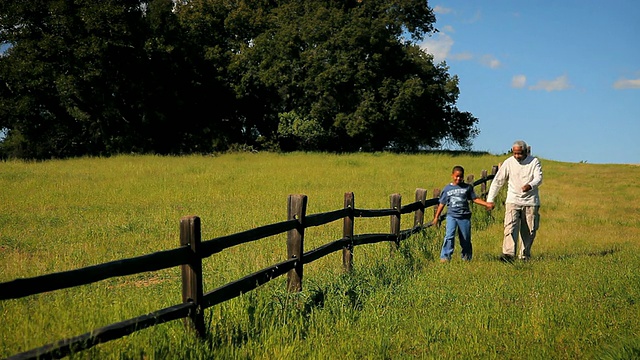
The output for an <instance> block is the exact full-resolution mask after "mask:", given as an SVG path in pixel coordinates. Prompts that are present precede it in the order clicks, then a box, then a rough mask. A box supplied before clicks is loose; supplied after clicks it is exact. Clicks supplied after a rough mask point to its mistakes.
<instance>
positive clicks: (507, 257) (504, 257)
mask: <svg viewBox="0 0 640 360" xmlns="http://www.w3.org/2000/svg"><path fill="white" fill-rule="evenodd" d="M513 258H514V256H513V255H507V254H502V255H500V261H502V262H506V263H512V262H513Z"/></svg>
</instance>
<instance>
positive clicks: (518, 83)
mask: <svg viewBox="0 0 640 360" xmlns="http://www.w3.org/2000/svg"><path fill="white" fill-rule="evenodd" d="M526 84H527V77H526V76H525V75H515V76H514V77H513V78H511V87H514V88H516V89H522V88H523V87H524V86H525V85H526Z"/></svg>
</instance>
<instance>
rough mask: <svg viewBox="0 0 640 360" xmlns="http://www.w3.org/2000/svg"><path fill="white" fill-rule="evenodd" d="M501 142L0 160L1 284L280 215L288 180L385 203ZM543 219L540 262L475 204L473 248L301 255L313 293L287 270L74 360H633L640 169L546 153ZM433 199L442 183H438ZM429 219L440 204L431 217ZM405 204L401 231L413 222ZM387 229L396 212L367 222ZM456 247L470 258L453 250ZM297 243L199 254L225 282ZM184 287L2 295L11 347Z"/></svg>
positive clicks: (428, 236) (430, 240)
mask: <svg viewBox="0 0 640 360" xmlns="http://www.w3.org/2000/svg"><path fill="white" fill-rule="evenodd" d="M502 160H504V159H503V157H500V156H493V155H481V156H480V155H455V156H454V155H446V154H427V155H394V154H386V153H379V154H348V155H334V154H316V153H308V154H305V153H292V154H270V153H259V154H250V153H238V154H226V155H221V156H215V157H214V156H209V157H202V156H185V157H160V156H116V157H111V158H82V159H71V160H55V161H47V162H40V163H29V162H17V161H9V162H3V163H0V188H1V189H2V191H0V281H2V282H4V281H10V280H13V279H15V278H18V277H31V276H37V275H42V274H46V273H51V272H57V271H64V270H69V269H75V268H79V267H84V266H88V265H94V264H99V263H103V262H107V261H111V260H116V259H122V258H127V257H133V256H139V255H144V254H148V253H151V252H155V251H160V250H166V249H171V248H175V247H177V246H178V244H179V231H178V224H179V219H180V217H182V216H184V215H198V216H200V217H201V218H202V231H203V239H211V238H214V237H217V236H221V235H227V234H231V233H235V232H239V231H244V230H248V229H251V228H254V227H257V226H260V225H266V224H269V223H273V222H278V221H283V220H285V219H286V199H287V196H288V195H289V194H296V193H302V194H306V195H307V196H308V197H309V204H308V208H307V213H308V214H313V213H318V212H324V211H329V210H335V209H339V208H341V207H342V206H343V197H344V193H345V192H350V191H352V192H354V193H355V201H356V207H358V208H365V209H374V208H376V209H377V208H388V207H389V196H390V195H391V194H393V193H400V194H402V195H403V203H404V204H406V203H410V202H413V201H414V193H415V189H416V188H426V189H428V190H429V191H431V190H432V189H434V188H442V187H443V186H444V185H445V184H446V183H448V182H449V181H450V173H451V168H452V167H453V165H458V164H459V165H463V166H464V167H465V169H466V171H467V174H475V175H476V177H478V176H479V175H480V172H481V171H482V170H483V169H487V170H490V169H491V166H492V165H495V164H497V163H498V162H500V161H502ZM542 163H543V170H544V175H545V179H544V183H543V185H542V187H541V189H540V191H541V196H542V202H543V206H542V208H541V216H542V223H541V228H540V231H539V234H538V237H537V239H536V243H535V244H534V247H533V258H532V260H531V261H529V262H527V263H520V262H516V263H515V264H504V263H501V262H499V261H498V260H497V258H498V255H499V254H500V249H501V241H502V215H503V208H502V207H498V208H497V209H496V210H494V211H493V212H492V213H487V212H486V211H484V210H483V209H481V208H480V207H477V208H475V211H474V218H473V227H474V230H473V246H474V260H473V261H472V262H471V263H463V262H462V261H458V259H457V258H456V259H454V261H452V262H451V263H449V264H440V263H439V262H438V261H437V260H438V251H439V249H440V245H441V242H442V236H443V229H442V228H440V229H436V228H430V229H428V230H427V231H425V232H424V233H422V234H418V235H416V236H413V237H411V238H410V239H408V240H406V241H403V242H402V243H401V246H400V248H399V249H398V250H397V251H395V252H391V251H390V246H389V244H373V245H366V246H360V247H356V248H355V250H354V267H355V270H354V272H353V273H350V274H344V273H342V269H341V255H340V254H339V253H335V254H332V255H330V256H327V257H325V258H323V259H321V260H318V261H317V262H314V263H312V264H309V265H307V266H306V267H305V273H304V274H305V275H304V276H305V277H304V279H303V291H302V292H301V293H298V294H289V293H287V292H286V291H285V281H286V279H285V278H284V277H282V278H278V279H276V280H274V281H272V282H270V283H268V284H266V285H264V286H262V287H261V288H259V289H256V290H254V291H252V292H250V293H248V294H245V295H243V296H241V297H239V298H236V299H233V300H231V301H228V302H225V303H222V304H219V305H217V306H214V307H212V308H210V309H207V310H206V322H207V328H208V330H209V331H208V337H207V339H206V340H205V341H198V340H195V339H193V338H192V337H191V336H190V335H189V334H188V333H187V332H186V331H185V329H184V326H183V324H182V323H181V322H180V321H174V322H170V323H167V324H163V325H160V326H156V327H153V328H150V329H145V330H142V331H140V332H137V333H134V334H132V335H130V336H127V337H125V338H123V339H119V340H115V341H112V342H109V343H105V344H101V345H99V346H97V347H94V348H92V349H89V350H87V351H84V352H80V353H77V354H74V355H73V356H72V358H79V359H84V358H114V359H130V358H145V359H155V358H157V359H164V358H193V359H206V358H212V357H219V358H310V359H325V358H347V359H356V358H381V359H382V358H434V359H435V358H439V359H440V358H457V357H474V358H503V357H506V358H512V359H529V358H536V359H537V358H575V359H578V358H580V359H582V358H609V359H625V358H637V357H639V356H640V323H638V321H637V317H638V314H640V305H639V303H640V287H639V286H638V285H640V275H639V273H638V269H640V255H638V254H640V252H639V251H638V250H639V248H640V242H639V240H640V217H638V214H640V211H639V210H640V187H638V185H637V184H636V181H635V179H637V178H638V177H639V175H640V167H639V166H633V165H591V164H572V163H560V162H555V161H550V160H545V159H542ZM429 194H431V193H429ZM430 216H433V213H432V212H431V211H427V214H426V218H427V219H430ZM412 221H413V218H412V215H405V216H403V218H402V228H403V229H406V228H408V227H410V226H411V225H412ZM388 231H389V221H388V219H384V218H383V219H363V218H357V219H356V221H355V232H356V233H357V234H361V233H380V232H388ZM341 236H342V224H341V223H340V222H336V223H334V224H330V225H326V226H322V227H317V228H309V229H307V231H306V234H305V249H306V250H309V249H312V248H315V247H317V246H320V245H322V244H325V243H327V242H329V241H332V240H335V239H338V238H340V237H341ZM455 255H457V256H459V247H457V248H456V253H455ZM285 257H286V236H285V235H284V234H283V235H281V236H274V237H271V238H267V239H263V240H260V241H257V242H254V243H251V244H245V245H241V246H237V247H235V248H231V249H228V250H225V251H223V252H222V253H219V254H215V255H214V256H212V257H210V258H208V259H205V261H204V264H203V267H204V277H205V278H204V287H205V291H209V290H212V289H213V288H215V287H218V286H221V285H223V284H225V283H227V282H230V281H233V280H236V279H238V278H240V277H242V276H244V275H247V274H249V273H251V272H253V271H256V270H258V269H261V268H264V267H266V266H268V265H271V264H273V263H276V262H279V261H282V260H284V258H285ZM180 302H181V283H180V273H179V269H177V268H175V269H167V270H163V271H159V272H153V273H145V274H139V275H132V276H127V277H123V278H117V279H109V280H106V281H102V282H99V283H95V284H90V285H85V286H81V287H76V288H71V289H64V290H58V291H53V292H49V293H44V294H39V295H33V296H29V297H26V298H22V299H15V300H5V301H2V302H0V313H1V316H2V321H1V322H0V334H1V335H0V339H1V340H0V356H1V357H6V356H10V355H12V354H15V353H18V352H21V351H26V350H29V349H31V348H34V347H38V346H41V345H44V344H47V343H50V342H54V341H56V340H59V339H62V338H65V337H70V336H75V335H79V334H82V333H85V332H87V331H90V330H91V329H93V328H97V327H101V326H105V325H108V324H110V323H114V322H118V321H122V320H124V319H128V318H131V317H135V316H139V315H142V314H146V313H149V312H152V311H155V310H158V309H160V308H163V307H167V306H170V305H174V304H177V303H180Z"/></svg>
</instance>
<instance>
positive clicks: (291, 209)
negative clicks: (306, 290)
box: [287, 195, 307, 292]
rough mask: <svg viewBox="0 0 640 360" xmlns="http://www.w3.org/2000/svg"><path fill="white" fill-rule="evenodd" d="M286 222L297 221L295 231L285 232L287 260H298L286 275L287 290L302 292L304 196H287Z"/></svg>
mask: <svg viewBox="0 0 640 360" xmlns="http://www.w3.org/2000/svg"><path fill="white" fill-rule="evenodd" d="M287 203H288V205H287V212H288V215H287V220H293V219H296V220H298V226H296V228H295V229H293V230H289V231H287V258H288V259H298V261H297V262H296V266H295V267H294V268H293V269H291V270H289V272H288V273H287V290H289V291H290V292H300V291H302V266H303V259H302V254H303V253H304V217H305V214H306V212H307V196H306V195H289V198H288V201H287Z"/></svg>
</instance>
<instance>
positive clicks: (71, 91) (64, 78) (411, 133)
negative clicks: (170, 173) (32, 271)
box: [0, 0, 478, 158]
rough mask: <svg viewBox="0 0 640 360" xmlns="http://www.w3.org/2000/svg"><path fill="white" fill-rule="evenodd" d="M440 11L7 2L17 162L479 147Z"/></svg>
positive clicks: (0, 120)
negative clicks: (429, 42) (245, 150)
mask: <svg viewBox="0 0 640 360" xmlns="http://www.w3.org/2000/svg"><path fill="white" fill-rule="evenodd" d="M435 20H436V19H435V16H434V14H433V11H432V9H431V8H430V7H429V6H428V4H427V2H426V0H343V1H338V0H335V1H331V0H325V1H296V0H280V1H277V0H253V1H249V0H247V1H242V0H236V1H234V0H183V1H179V2H174V1H172V0H150V1H131V0H126V1H125V0H105V1H99V2H96V1H92V0H24V1H5V2H2V3H1V4H0V44H5V47H7V46H8V48H7V49H6V50H5V51H4V53H3V54H2V55H0V130H2V132H3V134H4V135H5V137H4V139H3V140H2V143H1V146H0V148H1V150H2V152H3V153H4V155H5V156H17V157H25V158H51V157H68V156H79V155H109V154H114V153H130V152H133V153H159V154H181V153H193V152H212V151H223V150H227V149H229V148H234V147H237V146H250V147H252V148H256V149H269V150H283V151H289V150H323V151H353V150H357V149H363V150H367V151H378V150H383V149H397V150H415V149H420V148H425V147H431V148H433V147H438V146H440V145H441V144H442V143H443V142H451V143H455V144H457V145H460V146H462V147H468V146H470V144H471V140H472V139H473V138H474V137H475V136H476V135H477V133H478V130H477V128H476V124H477V121H478V120H477V119H476V118H475V117H474V116H473V115H471V114H470V113H468V112H461V111H459V110H458V109H457V107H456V101H457V98H458V94H459V88H458V78H457V77H456V76H451V75H450V74H449V73H448V71H449V69H448V68H447V66H446V64H445V63H440V64H436V63H434V60H433V57H432V56H431V55H429V54H427V53H426V52H424V51H423V50H422V49H420V47H419V46H418V45H417V42H418V41H419V40H420V39H422V38H423V37H424V36H426V35H429V34H431V33H433V32H434V31H436V30H435V28H434V24H435Z"/></svg>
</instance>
